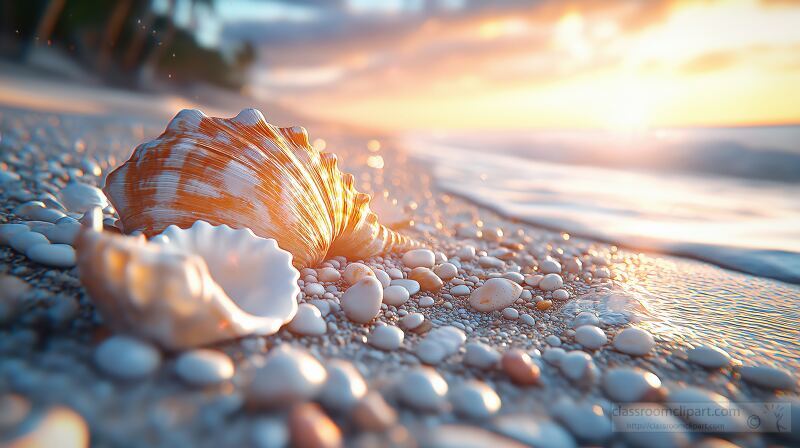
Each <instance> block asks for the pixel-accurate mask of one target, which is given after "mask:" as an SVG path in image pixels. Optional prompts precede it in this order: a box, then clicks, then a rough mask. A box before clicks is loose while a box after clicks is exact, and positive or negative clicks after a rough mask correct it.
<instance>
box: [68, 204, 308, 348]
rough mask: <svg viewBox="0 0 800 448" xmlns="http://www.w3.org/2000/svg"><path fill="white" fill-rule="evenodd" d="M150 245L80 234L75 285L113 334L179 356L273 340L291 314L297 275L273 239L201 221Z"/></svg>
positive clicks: (90, 231) (96, 232) (93, 231)
mask: <svg viewBox="0 0 800 448" xmlns="http://www.w3.org/2000/svg"><path fill="white" fill-rule="evenodd" d="M97 214H98V218H96V219H95V220H94V221H95V222H102V214H100V213H99V209H97ZM154 240H155V241H150V242H148V241H146V240H145V238H144V237H142V236H139V237H131V236H123V235H118V234H114V233H111V232H103V231H101V228H100V226H99V225H96V227H95V228H91V227H85V228H83V229H82V230H81V232H80V233H79V235H78V238H77V240H76V252H77V265H78V269H79V273H80V279H81V283H82V284H83V285H84V287H85V288H86V290H87V292H88V293H89V296H90V297H91V299H92V302H93V303H94V304H95V306H96V307H97V309H98V310H99V311H100V314H101V315H102V316H103V319H104V321H105V322H106V323H107V324H108V325H109V326H110V327H111V328H112V329H114V330H116V331H119V332H123V333H128V334H133V335H136V336H138V337H141V338H144V339H148V340H151V341H153V342H155V343H157V344H159V345H161V346H162V347H165V348H167V349H173V350H180V349H186V348H190V347H197V346H202V345H207V344H212V343H217V342H221V341H225V340H229V339H235V338H239V337H242V336H247V335H251V334H260V335H269V334H273V333H275V332H276V331H278V330H279V329H280V327H281V326H282V325H284V324H285V323H287V322H289V321H290V320H291V319H292V318H293V317H294V315H295V313H296V312H297V296H298V294H299V293H300V288H299V287H298V286H297V280H298V279H299V278H300V273H299V272H298V271H297V270H296V269H295V268H294V267H293V266H292V256H291V254H290V253H288V252H286V251H284V250H282V249H280V248H279V247H278V246H277V244H276V243H275V240H271V239H269V240H268V239H264V238H260V237H257V236H255V235H254V234H253V233H252V232H251V231H249V230H247V229H231V228H230V227H228V226H224V225H223V226H212V225H210V224H208V223H205V222H202V221H198V222H196V223H195V224H194V225H193V226H192V227H190V228H189V229H179V228H177V227H169V228H168V229H167V230H166V232H165V233H164V234H163V235H161V236H158V237H156V238H154Z"/></svg>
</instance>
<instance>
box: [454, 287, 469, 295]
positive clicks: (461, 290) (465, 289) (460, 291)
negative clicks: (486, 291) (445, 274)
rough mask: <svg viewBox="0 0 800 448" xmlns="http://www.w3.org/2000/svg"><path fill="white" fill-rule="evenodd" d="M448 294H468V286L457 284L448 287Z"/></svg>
mask: <svg viewBox="0 0 800 448" xmlns="http://www.w3.org/2000/svg"><path fill="white" fill-rule="evenodd" d="M450 294H452V295H454V296H456V297H460V296H468V295H469V286H467V285H457V286H453V287H452V288H450Z"/></svg>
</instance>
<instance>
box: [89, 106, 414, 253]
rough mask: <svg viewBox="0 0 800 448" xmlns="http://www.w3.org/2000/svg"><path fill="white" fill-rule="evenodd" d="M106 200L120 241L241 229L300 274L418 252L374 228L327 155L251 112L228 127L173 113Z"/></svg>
mask: <svg viewBox="0 0 800 448" xmlns="http://www.w3.org/2000/svg"><path fill="white" fill-rule="evenodd" d="M104 190H105V192H106V194H107V195H108V197H109V199H110V200H111V203H112V204H113V205H114V207H115V208H116V209H117V212H118V213H119V216H120V222H121V225H122V227H123V230H124V232H126V233H132V232H135V231H141V232H143V233H144V234H145V235H148V236H150V235H155V234H158V233H160V232H161V231H163V230H164V229H165V228H166V227H167V226H169V225H176V226H178V227H182V228H185V227H188V226H189V225H191V224H192V223H193V222H195V221H197V220H203V221H207V222H209V223H211V224H215V225H218V224H227V225H230V226H231V227H235V228H249V229H252V231H253V232H254V233H255V234H256V235H259V236H261V237H265V238H274V239H276V240H277V241H278V244H279V245H280V246H281V247H282V248H284V249H286V250H288V251H289V252H291V253H292V254H293V255H294V261H295V265H296V266H298V267H301V266H313V265H315V264H317V263H318V262H320V261H322V260H324V259H325V257H327V256H333V255H342V256H345V257H346V258H350V259H361V258H368V257H371V256H374V255H377V254H380V253H385V252H390V251H393V250H399V251H403V250H408V249H410V248H413V247H416V246H418V244H417V243H416V242H415V241H413V240H412V239H410V238H408V237H407V236H404V235H401V234H399V233H397V232H395V231H394V230H391V229H389V228H387V227H385V226H383V225H381V224H380V223H379V222H378V218H377V216H376V215H375V214H374V213H373V212H372V211H371V210H370V208H369V201H370V196H369V195H368V194H364V193H359V192H358V191H356V190H355V188H354V187H353V176H352V175H351V174H343V173H341V172H340V171H339V169H338V167H337V160H336V156H335V155H334V154H332V153H323V152H320V151H317V150H316V149H314V148H312V147H311V146H310V145H309V144H308V136H307V135H306V131H305V129H303V128H301V127H291V128H277V127H275V126H273V125H271V124H269V123H267V122H266V121H265V120H264V116H263V115H262V114H261V112H259V111H257V110H255V109H245V110H243V111H242V112H240V113H239V115H237V116H236V117H234V118H231V119H224V118H212V117H207V116H206V115H205V114H203V113H202V112H200V111H198V110H188V109H187V110H183V111H181V112H180V113H178V115H176V116H175V118H173V119H172V121H171V122H170V124H169V125H168V126H167V128H166V130H165V131H164V133H163V134H161V136H160V137H158V138H157V139H155V140H153V141H151V142H148V143H144V144H142V145H140V146H139V147H137V148H136V150H135V151H134V152H133V155H131V157H130V159H129V160H128V161H127V162H125V163H124V164H123V165H122V166H120V167H119V168H117V169H116V170H115V171H114V172H112V173H111V174H109V176H108V178H107V180H106V186H105V188H104Z"/></svg>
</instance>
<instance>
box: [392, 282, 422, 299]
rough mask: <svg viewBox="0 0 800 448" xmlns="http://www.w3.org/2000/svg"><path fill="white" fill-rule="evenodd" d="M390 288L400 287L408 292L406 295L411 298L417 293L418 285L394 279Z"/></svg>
mask: <svg viewBox="0 0 800 448" xmlns="http://www.w3.org/2000/svg"><path fill="white" fill-rule="evenodd" d="M392 286H402V287H403V288H405V289H406V291H408V295H410V296H413V295H414V294H416V293H418V292H419V283H417V282H416V281H414V280H408V279H405V278H398V279H394V280H392Z"/></svg>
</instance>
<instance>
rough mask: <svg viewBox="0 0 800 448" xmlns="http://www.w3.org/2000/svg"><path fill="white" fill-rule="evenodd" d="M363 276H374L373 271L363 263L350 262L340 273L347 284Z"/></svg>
mask: <svg viewBox="0 0 800 448" xmlns="http://www.w3.org/2000/svg"><path fill="white" fill-rule="evenodd" d="M364 277H375V272H373V271H372V269H371V268H370V267H369V266H367V265H365V264H363V263H350V264H348V265H347V267H346V268H344V272H343V273H342V278H343V279H344V281H345V282H347V284H348V285H353V284H355V283H356V282H358V281H359V280H361V279H362V278H364Z"/></svg>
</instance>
